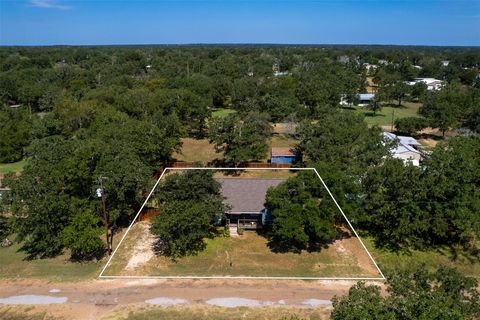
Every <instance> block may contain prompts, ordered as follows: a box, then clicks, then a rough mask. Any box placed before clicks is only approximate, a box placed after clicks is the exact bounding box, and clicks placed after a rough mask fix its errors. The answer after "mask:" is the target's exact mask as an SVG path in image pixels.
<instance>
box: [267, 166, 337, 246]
mask: <svg viewBox="0 0 480 320" xmlns="http://www.w3.org/2000/svg"><path fill="white" fill-rule="evenodd" d="M314 178H315V177H314ZM308 180H310V181H308ZM311 181H312V177H306V176H305V175H301V176H299V177H295V178H290V179H288V180H287V181H286V182H284V183H282V184H280V185H278V186H277V187H274V188H270V189H269V190H268V192H267V196H266V202H265V207H266V208H267V209H268V210H269V211H270V212H271V213H272V215H273V216H274V220H273V226H272V230H271V232H270V237H271V239H270V246H271V247H272V248H273V249H274V250H278V251H289V250H293V251H300V250H302V249H316V248H319V247H320V246H321V245H322V244H324V243H325V242H326V241H329V240H331V239H333V238H334V237H335V236H336V234H337V233H336V229H335V224H334V220H335V213H336V212H335V211H334V210H332V206H331V205H330V206H329V205H328V200H329V199H326V198H323V199H321V200H320V199H319V198H317V197H314V196H313V195H312V191H310V190H312V189H313V188H314V186H308V184H312V182H311ZM316 187H318V185H317V186H316ZM314 192H316V193H317V194H318V191H314ZM327 197H328V196H327ZM325 203H327V204H325Z"/></svg>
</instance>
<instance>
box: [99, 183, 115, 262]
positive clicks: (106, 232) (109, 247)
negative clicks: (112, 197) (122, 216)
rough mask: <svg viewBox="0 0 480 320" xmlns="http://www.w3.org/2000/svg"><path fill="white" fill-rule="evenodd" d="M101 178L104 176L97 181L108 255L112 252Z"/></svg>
mask: <svg viewBox="0 0 480 320" xmlns="http://www.w3.org/2000/svg"><path fill="white" fill-rule="evenodd" d="M103 179H104V177H99V178H98V182H99V183H100V192H101V196H102V209H103V224H104V226H105V237H106V239H107V253H108V255H111V254H112V242H111V237H110V235H109V232H108V225H109V224H110V222H109V215H108V211H107V204H106V202H107V199H106V195H105V188H104V187H103Z"/></svg>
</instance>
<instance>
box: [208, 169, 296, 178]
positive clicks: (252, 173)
mask: <svg viewBox="0 0 480 320" xmlns="http://www.w3.org/2000/svg"><path fill="white" fill-rule="evenodd" d="M297 172H298V171H290V170H242V171H239V172H235V174H233V173H232V172H231V171H220V170H219V171H215V173H214V175H213V176H214V177H215V178H245V179H288V178H291V177H293V176H295V174H296V173H297Z"/></svg>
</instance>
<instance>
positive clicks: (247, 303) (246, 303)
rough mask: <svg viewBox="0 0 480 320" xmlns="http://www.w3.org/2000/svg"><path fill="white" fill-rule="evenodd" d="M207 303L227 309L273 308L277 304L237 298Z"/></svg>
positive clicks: (211, 300)
mask: <svg viewBox="0 0 480 320" xmlns="http://www.w3.org/2000/svg"><path fill="white" fill-rule="evenodd" d="M206 302H207V304H210V305H214V306H219V307H227V308H235V307H263V306H271V305H274V304H275V302H272V301H259V300H254V299H245V298H236V297H231V298H214V299H210V300H207V301H206ZM279 303H280V302H279ZM280 304H281V303H280Z"/></svg>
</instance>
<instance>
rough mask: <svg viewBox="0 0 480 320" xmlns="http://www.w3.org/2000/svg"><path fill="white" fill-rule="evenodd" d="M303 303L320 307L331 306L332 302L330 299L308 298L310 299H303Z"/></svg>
mask: <svg viewBox="0 0 480 320" xmlns="http://www.w3.org/2000/svg"><path fill="white" fill-rule="evenodd" d="M302 304H303V305H305V306H309V307H318V306H331V305H332V302H331V301H330V300H320V299H308V300H304V301H302Z"/></svg>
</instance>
